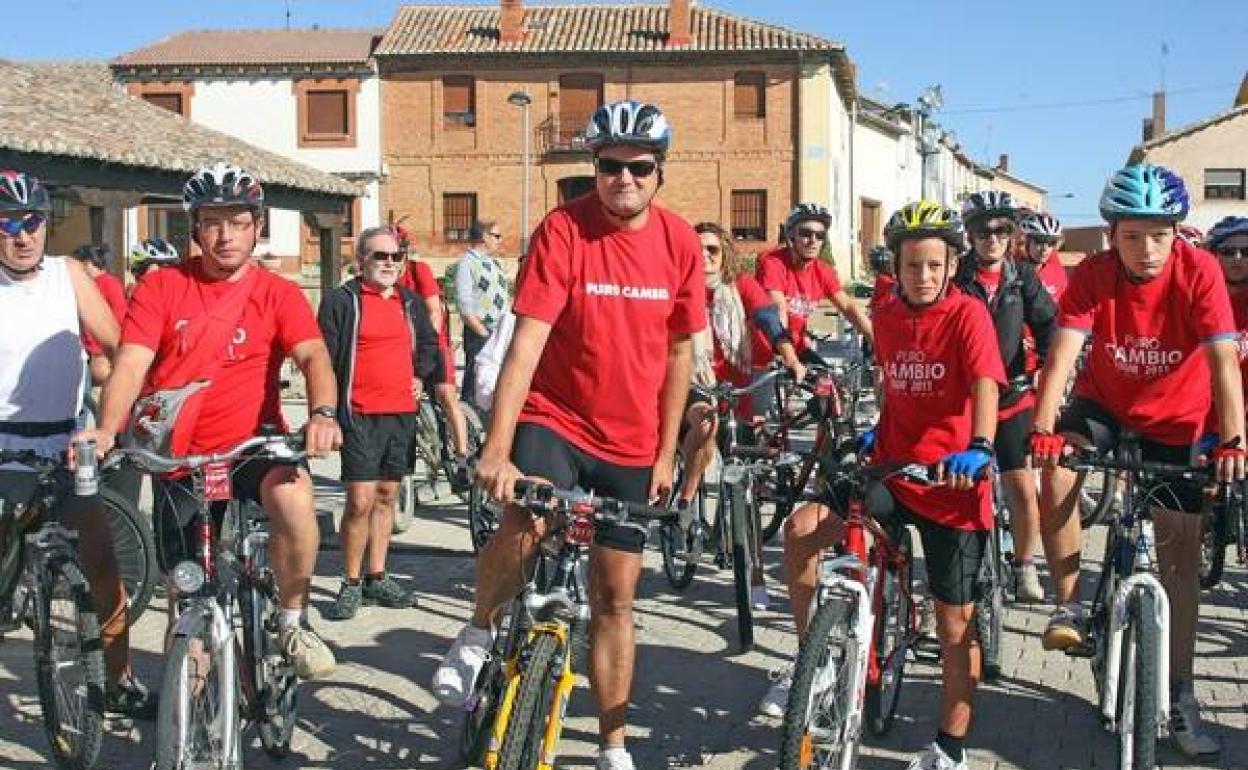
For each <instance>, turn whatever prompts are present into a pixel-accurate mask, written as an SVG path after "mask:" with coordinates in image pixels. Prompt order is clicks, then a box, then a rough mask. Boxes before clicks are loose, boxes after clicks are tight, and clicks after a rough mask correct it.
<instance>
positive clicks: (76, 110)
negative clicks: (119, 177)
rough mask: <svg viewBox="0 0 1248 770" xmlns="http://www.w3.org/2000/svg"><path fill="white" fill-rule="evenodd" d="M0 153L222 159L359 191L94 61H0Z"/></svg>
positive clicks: (191, 166) (267, 174)
mask: <svg viewBox="0 0 1248 770" xmlns="http://www.w3.org/2000/svg"><path fill="white" fill-rule="evenodd" d="M0 149H7V150H12V151H16V152H25V153H38V154H46V155H60V156H66V157H71V158H82V159H87V160H94V161H100V162H104V163H116V164H120V165H125V166H138V167H143V168H151V169H158V170H162V171H177V172H186V173H187V174H190V173H191V172H192V171H194V170H195V169H197V168H199V167H200V166H202V165H204V164H206V163H209V162H213V161H217V160H228V161H230V162H231V163H236V164H238V165H240V166H242V167H244V168H246V169H248V170H249V171H251V172H252V173H254V174H255V175H256V176H257V177H258V178H259V179H260V181H261V182H264V183H269V184H276V185H281V186H284V187H290V188H293V189H296V190H304V191H311V192H317V193H329V194H332V195H343V196H357V195H360V194H361V193H362V189H361V188H360V187H359V186H358V185H355V184H353V183H351V182H348V181H346V180H345V179H343V178H341V177H338V176H334V175H333V174H327V173H325V172H323V171H318V170H316V169H314V168H311V167H309V166H305V165H303V164H302V163H298V162H296V161H293V160H290V159H289V158H286V157H283V156H281V155H278V154H276V153H272V152H269V151H268V150H262V149H260V148H259V147H255V146H254V145H251V144H248V143H246V142H244V141H242V140H241V139H236V138H234V137H232V136H227V135H226V134H222V133H220V132H218V131H213V130H212V129H209V128H205V127H203V126H198V125H195V124H194V123H191V122H190V121H188V120H186V119H185V118H183V117H181V116H180V115H175V114H173V113H171V112H169V111H168V110H164V109H161V108H160V107H156V106H153V105H151V104H148V103H147V102H145V101H143V100H142V99H139V98H137V97H133V96H130V95H128V94H126V93H125V92H124V91H123V90H122V89H121V88H120V87H119V86H118V85H117V84H116V83H115V82H114V81H113V78H112V75H111V73H110V72H109V68H108V66H107V65H105V64H102V63H100V64H97V63H48V64H42V63H40V64H26V63H22V64H18V63H14V62H7V61H3V60H0Z"/></svg>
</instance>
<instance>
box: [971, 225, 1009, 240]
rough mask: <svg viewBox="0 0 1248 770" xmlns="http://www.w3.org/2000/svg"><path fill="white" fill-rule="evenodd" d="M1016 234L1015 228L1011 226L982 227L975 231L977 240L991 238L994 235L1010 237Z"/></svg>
mask: <svg viewBox="0 0 1248 770" xmlns="http://www.w3.org/2000/svg"><path fill="white" fill-rule="evenodd" d="M1013 234H1014V228H1013V227H1012V226H1010V225H1001V226H999V227H981V228H979V229H977V230H976V231H975V237H976V238H985V239H986V238H991V237H992V236H994V235H1004V236H1010V235H1013Z"/></svg>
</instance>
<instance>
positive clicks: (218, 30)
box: [144, 26, 386, 48]
mask: <svg viewBox="0 0 1248 770" xmlns="http://www.w3.org/2000/svg"><path fill="white" fill-rule="evenodd" d="M385 31H386V27H385V26H370V27H315V28H314V27H294V28H291V29H288V28H286V27H203V28H199V29H185V30H182V31H181V32H177V33H175V34H173V35H169V36H167V37H165V38H162V39H161V40H158V41H156V42H155V43H152V45H159V44H160V43H163V42H166V41H168V40H171V39H173V38H175V37H182V36H183V35H216V34H226V33H229V34H236V33H239V32H359V33H361V34H363V33H365V32H372V33H376V32H385ZM144 47H145V48H146V47H150V46H144Z"/></svg>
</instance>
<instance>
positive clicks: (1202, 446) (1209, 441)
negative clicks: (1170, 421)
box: [1196, 433, 1222, 457]
mask: <svg viewBox="0 0 1248 770" xmlns="http://www.w3.org/2000/svg"><path fill="white" fill-rule="evenodd" d="M1221 443H1222V439H1221V438H1220V437H1219V436H1218V434H1216V433H1206V434H1205V435H1203V436H1201V437H1200V441H1197V442H1196V453H1197V454H1198V455H1201V456H1202V457H1209V456H1211V455H1212V454H1213V450H1215V449H1217V448H1218V445H1219V444H1221Z"/></svg>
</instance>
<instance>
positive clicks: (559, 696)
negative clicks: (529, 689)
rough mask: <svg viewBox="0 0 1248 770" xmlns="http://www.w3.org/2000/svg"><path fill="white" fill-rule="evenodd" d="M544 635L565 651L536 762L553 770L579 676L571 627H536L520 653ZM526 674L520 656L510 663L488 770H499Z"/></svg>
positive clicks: (541, 768) (544, 769)
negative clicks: (512, 716) (564, 722)
mask: <svg viewBox="0 0 1248 770" xmlns="http://www.w3.org/2000/svg"><path fill="white" fill-rule="evenodd" d="M543 634H551V635H553V636H555V637H556V638H557V639H559V641H560V645H559V648H560V649H561V650H563V660H562V665H561V667H560V671H559V678H558V679H557V680H556V681H555V682H554V687H553V690H552V691H551V697H552V698H553V699H554V700H553V702H552V704H551V709H550V721H549V722H547V724H546V725H545V727H544V729H543V732H542V745H541V749H540V751H539V752H538V762H537V768H538V770H553V768H554V765H555V754H556V749H557V748H558V746H559V736H560V733H562V731H563V720H564V718H565V717H566V716H567V712H568V701H569V700H570V699H571V697H572V690H573V688H574V687H575V686H576V675H575V674H573V673H572V650H571V648H570V647H569V646H568V645H569V644H570V638H571V635H570V634H569V633H568V626H567V625H565V624H563V623H559V622H547V623H537V624H535V625H534V626H533V628H532V629H530V631H529V637H528V640H527V641H526V642H525V644H524V645H523V647H522V648H521V649H522V650H524V649H532V647H533V644H534V641H535V640H536V639H537V638H538V637H539V636H541V635H543ZM523 673H524V670H523V669H522V668H521V663H520V656H519V655H517V656H516V657H514V658H512V659H511V660H509V661H507V671H506V677H507V689H506V690H504V692H503V698H502V700H501V701H500V702H499V706H498V716H496V717H495V718H494V725H493V726H492V727H491V729H490V742H489V745H488V747H487V748H486V753H485V762H484V766H485V770H495V769H496V768H497V767H498V762H499V758H500V755H501V754H502V750H503V740H504V738H505V737H506V735H507V727H508V725H510V724H511V715H512V710H513V709H514V708H515V705H516V695H517V694H518V693H519V691H520V680H521V678H522V674H523Z"/></svg>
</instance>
